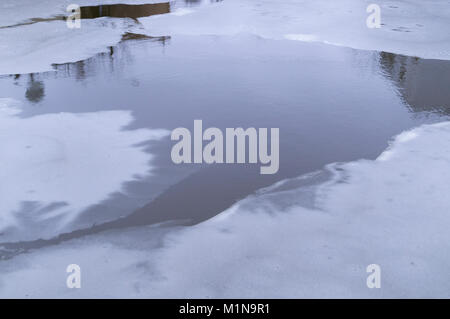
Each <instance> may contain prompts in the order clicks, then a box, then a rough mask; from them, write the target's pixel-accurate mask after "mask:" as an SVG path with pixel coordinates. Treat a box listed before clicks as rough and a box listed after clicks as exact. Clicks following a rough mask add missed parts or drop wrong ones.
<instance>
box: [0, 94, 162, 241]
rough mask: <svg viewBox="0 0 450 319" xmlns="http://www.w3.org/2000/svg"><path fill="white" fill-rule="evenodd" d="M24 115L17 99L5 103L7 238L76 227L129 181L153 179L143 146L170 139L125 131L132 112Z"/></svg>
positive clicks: (0, 133) (1, 105) (1, 115)
mask: <svg viewBox="0 0 450 319" xmlns="http://www.w3.org/2000/svg"><path fill="white" fill-rule="evenodd" d="M19 115H20V103H19V102H18V101H15V100H11V99H0V144H1V145H2V151H1V153H0V167H1V168H2V170H1V171H0V193H1V194H3V195H2V196H1V198H2V200H1V202H0V233H2V235H3V236H5V235H6V236H7V237H8V238H14V237H15V236H14V234H16V233H17V234H18V233H20V237H19V238H20V239H30V238H37V237H40V236H42V237H45V236H54V235H55V234H58V233H59V232H60V231H62V230H67V229H70V227H69V224H70V222H71V221H73V220H74V219H76V218H77V216H78V215H79V214H81V213H82V212H83V211H84V210H86V209H87V208H89V207H90V206H92V205H94V204H97V203H99V202H100V201H103V200H106V199H107V198H108V196H110V195H111V194H113V193H114V192H118V191H120V190H121V186H122V184H123V183H124V182H127V181H132V180H135V179H137V178H139V176H143V175H147V174H149V173H150V172H151V166H149V161H150V160H151V159H152V156H151V155H150V154H149V153H146V152H145V151H144V143H145V142H148V141H149V140H158V139H161V138H162V137H164V136H165V135H166V134H168V133H167V132H166V131H164V130H149V129H139V130H131V131H127V130H124V127H126V126H127V125H129V124H130V123H131V122H132V121H133V118H132V116H131V115H130V112H128V111H110V112H108V111H104V112H95V113H84V114H72V113H57V114H45V115H39V116H34V117H30V118H21V117H19ZM68 227H69V228H68ZM3 236H0V237H3Z"/></svg>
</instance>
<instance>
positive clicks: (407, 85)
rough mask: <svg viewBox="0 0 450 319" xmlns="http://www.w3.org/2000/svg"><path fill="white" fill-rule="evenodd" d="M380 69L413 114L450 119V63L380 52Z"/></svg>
mask: <svg viewBox="0 0 450 319" xmlns="http://www.w3.org/2000/svg"><path fill="white" fill-rule="evenodd" d="M380 66H381V68H382V70H383V73H384V74H385V75H386V76H387V77H388V78H389V79H390V80H392V81H393V82H394V83H395V85H396V86H397V88H398V90H399V92H400V94H401V96H402V97H403V99H404V100H405V102H406V103H407V104H408V105H409V107H410V108H411V110H412V111H414V112H435V113H440V114H445V115H450V90H449V83H450V61H444V60H426V59H420V58H417V57H410V56H403V55H397V54H392V53H387V52H381V53H380Z"/></svg>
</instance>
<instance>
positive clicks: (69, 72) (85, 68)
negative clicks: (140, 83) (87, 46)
mask: <svg viewBox="0 0 450 319" xmlns="http://www.w3.org/2000/svg"><path fill="white" fill-rule="evenodd" d="M130 40H134V41H137V40H146V41H150V42H153V43H155V44H157V45H158V46H162V47H164V46H165V45H167V44H168V43H169V40H170V37H169V36H161V37H152V36H147V35H143V34H136V33H131V32H127V33H125V34H123V35H122V40H121V41H120V42H119V43H118V44H117V45H116V46H111V47H109V48H108V52H102V53H99V54H97V55H95V56H93V57H92V58H89V59H86V60H82V61H77V62H70V63H62V64H53V67H54V68H55V70H56V71H58V72H57V73H56V74H55V76H57V77H59V76H61V77H73V78H75V79H77V80H84V79H86V78H87V77H89V76H93V75H95V74H97V73H100V72H105V73H114V72H118V71H119V70H121V69H123V68H124V67H126V65H127V64H129V63H131V62H132V60H133V55H132V53H131V52H130V51H129V47H128V46H127V45H126V42H128V41H130Z"/></svg>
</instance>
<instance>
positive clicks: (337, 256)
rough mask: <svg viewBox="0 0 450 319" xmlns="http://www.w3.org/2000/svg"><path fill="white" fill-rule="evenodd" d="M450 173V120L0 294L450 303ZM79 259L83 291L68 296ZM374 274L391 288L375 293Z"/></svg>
mask: <svg viewBox="0 0 450 319" xmlns="http://www.w3.org/2000/svg"><path fill="white" fill-rule="evenodd" d="M449 167H450V122H443V123H439V124H434V125H424V126H421V127H419V128H416V129H414V130H412V131H408V132H405V133H402V134H400V135H399V136H397V137H396V138H395V140H394V141H393V142H392V144H391V147H390V148H389V149H387V150H386V151H385V152H383V153H382V154H381V155H380V156H379V157H378V158H377V159H376V160H373V161H371V160H361V161H356V162H349V163H343V164H332V165H329V166H327V167H326V169H325V170H324V171H323V172H318V173H315V174H309V175H306V176H303V177H300V178H297V179H292V180H287V181H284V182H280V183H277V184H275V185H274V186H273V187H270V188H268V189H263V190H261V191H260V192H259V193H258V194H257V195H254V196H251V197H249V198H247V199H245V200H242V201H240V202H238V203H237V204H236V205H234V206H233V207H231V208H230V209H228V210H226V211H225V212H223V213H221V214H219V215H218V216H216V217H214V218H213V219H210V220H208V221H206V222H203V223H201V224H198V225H196V226H193V227H186V228H184V229H180V228H173V229H168V228H166V229H164V228H158V227H156V228H155V227H149V226H147V227H141V228H138V229H134V230H129V231H125V232H124V231H121V232H119V231H112V232H109V233H104V234H98V235H94V236H89V237H85V238H80V239H76V240H73V241H70V242H66V243H64V244H61V245H59V246H53V247H47V248H42V249H39V250H37V251H36V252H30V253H28V254H25V255H19V256H16V257H15V258H14V259H12V260H9V261H4V262H2V263H1V264H0V267H1V271H0V274H1V276H0V287H1V288H0V296H3V297H26V296H28V297H145V298H149V297H166V298H167V297H177V298H204V297H216V298H227V297H232V298H237V297H251V298H261V297H289V298H297V297H340V298H343V297H441V298H442V297H447V298H448V297H449V291H450V284H449V283H448V281H446V280H443V279H445V278H447V275H448V269H449V267H450V257H449V256H448V254H445V253H444V252H447V251H450V233H449V232H448V228H449V226H450V215H449V202H448V198H447V197H446V194H448V193H449V192H450V185H449V183H448V181H449V180H450V169H449ZM431 168H432V169H431ZM161 238H162V239H161ZM205 238H208V240H205ZM217 252H220V253H217ZM69 260H70V263H73V262H75V263H77V264H78V265H80V266H81V268H82V269H83V273H84V274H85V275H84V276H85V277H84V283H85V285H84V286H83V289H67V288H66V286H65V273H64V269H65V267H66V266H67V264H68V263H69ZM370 264H378V265H380V267H381V270H382V284H381V285H382V289H368V288H367V286H366V278H367V275H368V274H367V272H366V267H367V266H368V265H370ZM180 265H183V266H182V267H181V268H180ZM54 274H60V276H59V275H57V276H55V275H54ZM19 278H20V279H19ZM18 282H24V283H26V285H18V284H17V283H18Z"/></svg>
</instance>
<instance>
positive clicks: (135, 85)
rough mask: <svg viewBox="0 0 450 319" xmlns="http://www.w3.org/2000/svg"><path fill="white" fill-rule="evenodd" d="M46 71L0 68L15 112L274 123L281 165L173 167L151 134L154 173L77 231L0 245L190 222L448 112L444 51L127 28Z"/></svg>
mask: <svg viewBox="0 0 450 319" xmlns="http://www.w3.org/2000/svg"><path fill="white" fill-rule="evenodd" d="M55 69H56V71H55V72H46V73H38V74H31V75H11V76H4V77H0V92H1V95H2V96H7V97H12V98H15V99H19V100H22V101H24V104H25V106H24V111H23V113H22V115H21V116H23V117H30V116H35V115H39V114H46V113H55V112H72V113H82V112H96V111H104V110H131V111H132V113H133V115H134V117H135V118H136V120H135V122H134V123H133V125H132V126H130V127H129V128H128V129H135V128H164V129H168V130H173V129H174V128H176V127H186V128H189V129H191V130H193V121H194V120H195V119H201V120H203V127H204V128H207V127H218V128H221V129H222V130H225V128H227V127H232V128H235V127H243V128H248V127H256V128H272V127H277V128H279V129H280V170H279V171H278V173H277V174H274V175H260V174H259V167H260V165H259V164H257V165H243V164H213V165H201V164H195V165H194V164H181V165H175V164H173V163H172V161H171V158H170V150H171V147H172V145H173V143H172V142H171V141H170V139H169V138H167V139H165V140H163V141H160V142H153V143H152V144H151V145H149V152H151V153H152V154H155V155H156V158H155V160H154V161H152V166H154V167H155V171H154V174H153V175H152V176H151V177H148V178H146V179H144V180H142V181H139V182H132V183H128V184H127V187H126V189H127V194H115V195H114V196H113V197H112V198H111V199H110V200H107V201H105V202H102V203H99V204H98V205H96V206H95V207H92V208H91V209H90V210H89V211H87V212H85V213H84V214H83V216H82V217H81V218H79V219H78V220H76V221H75V222H74V224H73V225H72V228H73V229H80V230H76V231H74V232H71V233H68V234H65V235H62V236H60V237H59V238H55V239H50V240H41V241H31V242H21V243H16V244H6V245H4V247H5V248H8V249H13V250H15V249H19V248H20V249H27V248H37V247H40V246H45V245H48V244H54V243H57V242H60V241H62V240H67V239H70V238H74V237H79V236H84V235H87V234H91V233H96V232H99V231H102V230H107V229H113V228H122V227H129V226H138V225H145V224H152V223H159V222H165V221H171V220H180V221H181V220H182V221H184V222H185V223H188V224H195V223H198V222H201V221H203V220H206V219H208V218H210V217H212V216H214V215H216V214H218V213H220V212H221V211H223V210H225V209H226V208H228V207H230V206H231V205H232V204H233V203H234V202H236V201H238V200H239V199H242V198H244V197H246V196H248V195H249V194H252V193H254V192H255V191H256V190H258V189H260V188H262V187H266V186H269V185H271V184H273V183H275V182H277V181H280V180H283V179H286V178H290V177H295V176H299V175H302V174H304V173H308V172H311V171H315V170H318V169H320V168H322V167H323V166H324V165H326V164H328V163H331V162H341V161H353V160H357V159H361V158H367V159H374V158H376V157H377V156H378V155H379V154H380V153H381V152H382V151H383V150H384V149H385V148H386V147H387V146H388V142H389V140H390V138H391V137H392V136H394V135H396V134H398V133H400V132H402V131H403V130H406V129H409V128H412V127H415V126H418V125H420V124H423V123H432V122H436V121H442V120H445V119H448V116H449V115H450V91H449V90H448V83H450V63H449V62H448V61H438V60H423V59H418V58H413V57H404V56H398V55H394V54H390V53H383V52H381V53H380V52H370V51H358V50H352V49H347V48H340V47H333V46H328V45H322V44H308V43H301V42H295V41H275V40H263V39H260V38H257V37H252V36H237V37H216V36H196V37H194V36H193V37H170V35H168V36H167V37H160V38H150V37H142V36H135V35H133V34H129V35H127V36H125V37H124V40H123V41H122V42H121V43H119V44H118V45H117V46H115V47H111V48H110V50H109V51H108V52H105V53H102V54H98V55H96V56H95V57H93V58H90V59H88V60H84V61H80V62H76V63H69V64H64V65H57V66H55ZM123 165H126V163H123ZM0 239H1V237H0ZM0 241H1V240H0ZM1 254H2V253H1V252H0V255H1ZM4 256H6V253H4Z"/></svg>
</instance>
